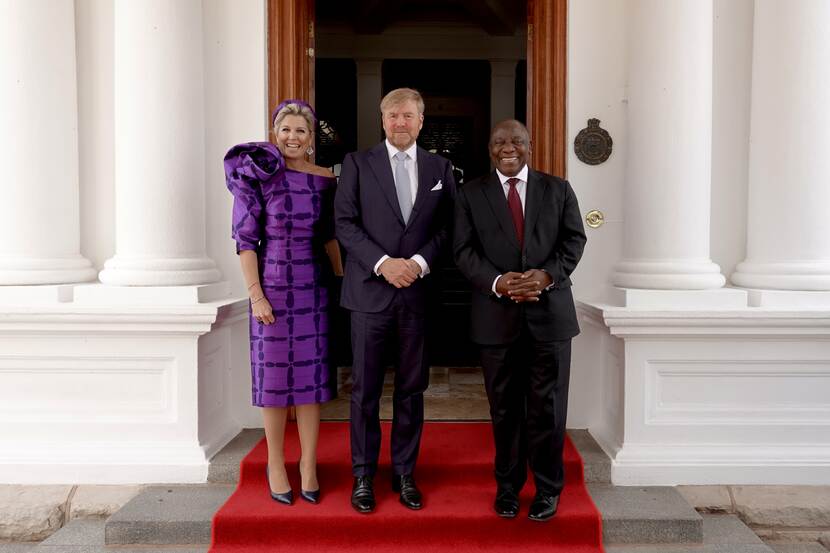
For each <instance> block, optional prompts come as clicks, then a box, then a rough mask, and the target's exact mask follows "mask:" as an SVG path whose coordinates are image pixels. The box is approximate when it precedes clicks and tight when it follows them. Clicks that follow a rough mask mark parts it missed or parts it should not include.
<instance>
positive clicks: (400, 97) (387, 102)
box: [380, 88, 424, 115]
mask: <svg viewBox="0 0 830 553" xmlns="http://www.w3.org/2000/svg"><path fill="white" fill-rule="evenodd" d="M409 100H412V101H413V102H415V105H416V106H417V107H418V113H420V114H421V115H423V114H424V98H423V97H422V96H421V93H420V92H418V91H417V90H415V89H414V88H396V89H395V90H393V91H391V92H389V94H387V95H386V96H384V97H383V100H381V101H380V112H381V113H384V112H385V111H386V110H388V109H389V108H391V107H392V106H397V105H400V104H403V103H404V102H406V101H409Z"/></svg>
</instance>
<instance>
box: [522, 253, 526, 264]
mask: <svg viewBox="0 0 830 553" xmlns="http://www.w3.org/2000/svg"><path fill="white" fill-rule="evenodd" d="M526 264H527V256H526V255H523V256H522V265H526Z"/></svg>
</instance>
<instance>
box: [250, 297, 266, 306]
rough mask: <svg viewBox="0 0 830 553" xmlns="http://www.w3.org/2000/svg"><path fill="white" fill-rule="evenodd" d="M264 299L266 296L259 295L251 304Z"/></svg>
mask: <svg viewBox="0 0 830 553" xmlns="http://www.w3.org/2000/svg"><path fill="white" fill-rule="evenodd" d="M264 299H265V296H260V297H258V298H257V299H255V300H251V305H253V304H255V303H256V302H258V301H262V300H264Z"/></svg>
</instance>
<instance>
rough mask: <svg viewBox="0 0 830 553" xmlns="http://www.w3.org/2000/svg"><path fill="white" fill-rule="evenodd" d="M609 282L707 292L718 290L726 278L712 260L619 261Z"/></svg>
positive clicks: (616, 284)
mask: <svg viewBox="0 0 830 553" xmlns="http://www.w3.org/2000/svg"><path fill="white" fill-rule="evenodd" d="M614 269H615V270H614V274H613V275H612V277H611V281H612V282H613V284H614V286H617V287H619V288H646V289H654V290H708V289H712V288H721V287H722V286H723V285H724V284H726V277H724V276H723V275H722V274H721V272H720V267H718V265H717V264H715V263H712V262H711V261H709V260H708V259H707V260H702V261H685V260H681V261H625V260H624V261H621V262H619V263H617V265H616V267H615V268H614Z"/></svg>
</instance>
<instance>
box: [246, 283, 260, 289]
mask: <svg viewBox="0 0 830 553" xmlns="http://www.w3.org/2000/svg"><path fill="white" fill-rule="evenodd" d="M257 284H259V281H256V282H254V283H253V284H251V285H250V286H248V290H250V289H251V288H253V287H254V286H256V285H257Z"/></svg>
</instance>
